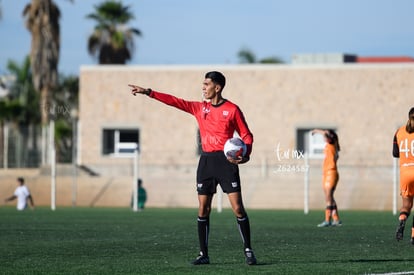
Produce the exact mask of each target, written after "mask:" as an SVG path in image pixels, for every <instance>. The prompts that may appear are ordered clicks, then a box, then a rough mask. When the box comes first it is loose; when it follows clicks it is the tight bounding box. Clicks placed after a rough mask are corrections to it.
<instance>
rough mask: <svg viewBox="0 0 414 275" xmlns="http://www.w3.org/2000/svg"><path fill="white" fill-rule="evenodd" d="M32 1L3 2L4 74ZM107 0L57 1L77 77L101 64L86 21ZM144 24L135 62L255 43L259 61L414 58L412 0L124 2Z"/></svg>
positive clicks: (25, 40)
mask: <svg viewBox="0 0 414 275" xmlns="http://www.w3.org/2000/svg"><path fill="white" fill-rule="evenodd" d="M28 2H29V0H0V3H1V5H2V11H3V18H2V20H1V21H0V37H1V43H0V74H3V73H5V72H7V69H6V64H7V61H8V60H10V59H11V60H14V61H17V62H19V63H21V62H22V61H23V58H24V56H25V55H27V54H28V53H29V51H30V40H31V37H30V34H29V32H28V31H27V30H26V28H25V26H24V19H23V17H22V10H23V8H24V6H25V5H26V4H27V3H28ZM101 2H102V0H74V1H73V2H71V1H67V0H55V3H56V4H57V5H58V6H59V8H60V10H61V13H62V18H61V22H60V23H61V55H60V62H59V71H60V72H61V73H64V74H78V73H79V67H80V66H81V65H92V64H96V61H95V60H94V59H92V57H91V56H89V55H88V52H87V48H86V45H87V38H88V36H89V35H90V33H91V32H92V30H93V27H94V22H93V21H91V20H88V19H86V18H85V16H86V15H87V14H88V13H91V12H93V10H94V6H95V5H96V4H98V3H101ZM122 2H123V3H124V5H129V6H130V7H131V10H132V11H133V13H134V14H135V20H134V21H132V22H131V23H130V24H129V25H130V26H133V27H136V28H138V29H140V30H141V31H142V33H143V36H142V37H138V38H136V41H135V42H136V45H137V47H136V51H135V54H134V58H133V60H131V62H130V63H128V64H130V65H133V64H138V65H146V64H237V63H238V61H239V60H238V57H237V53H238V51H239V50H240V49H241V48H244V47H246V48H249V49H250V50H251V51H253V52H254V53H255V54H256V56H257V58H258V59H260V58H264V57H269V56H276V57H279V58H281V59H283V60H284V61H285V62H287V63H289V62H290V60H291V56H292V55H293V54H298V53H349V54H357V55H359V56H402V55H404V56H412V57H414V16H413V15H412V12H413V10H414V1H412V0H396V1H391V0H312V1H309V0H284V1H282V0H209V1H199V0H135V1H134V0H128V1H127V0H124V1H122Z"/></svg>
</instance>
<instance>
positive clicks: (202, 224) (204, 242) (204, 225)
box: [197, 217, 210, 256]
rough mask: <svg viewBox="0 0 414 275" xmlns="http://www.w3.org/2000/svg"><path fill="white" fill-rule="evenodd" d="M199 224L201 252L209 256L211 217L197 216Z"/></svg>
mask: <svg viewBox="0 0 414 275" xmlns="http://www.w3.org/2000/svg"><path fill="white" fill-rule="evenodd" d="M197 225H198V239H199V241H200V252H201V253H203V255H204V256H208V233H209V231H210V219H209V217H206V218H202V217H198V218H197Z"/></svg>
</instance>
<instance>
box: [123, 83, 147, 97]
mask: <svg viewBox="0 0 414 275" xmlns="http://www.w3.org/2000/svg"><path fill="white" fill-rule="evenodd" d="M128 86H129V87H130V88H131V94H133V95H137V94H144V95H150V94H151V92H152V90H151V89H149V88H142V87H140V86H137V85H134V84H128Z"/></svg>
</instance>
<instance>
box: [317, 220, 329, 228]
mask: <svg viewBox="0 0 414 275" xmlns="http://www.w3.org/2000/svg"><path fill="white" fill-rule="evenodd" d="M328 226H331V223H330V222H327V221H323V222H321V223H320V224H318V227H328Z"/></svg>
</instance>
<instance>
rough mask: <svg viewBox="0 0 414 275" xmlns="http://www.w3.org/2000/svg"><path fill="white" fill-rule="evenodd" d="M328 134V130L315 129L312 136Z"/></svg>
mask: <svg viewBox="0 0 414 275" xmlns="http://www.w3.org/2000/svg"><path fill="white" fill-rule="evenodd" d="M326 133H327V131H326V130H322V129H313V130H312V135H314V134H321V135H325V134H326Z"/></svg>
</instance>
